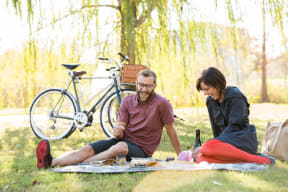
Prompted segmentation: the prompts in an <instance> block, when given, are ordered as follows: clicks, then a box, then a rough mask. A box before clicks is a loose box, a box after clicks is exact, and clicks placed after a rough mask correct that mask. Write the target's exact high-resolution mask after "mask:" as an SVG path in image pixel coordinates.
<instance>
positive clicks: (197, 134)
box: [194, 129, 201, 149]
mask: <svg viewBox="0 0 288 192" xmlns="http://www.w3.org/2000/svg"><path fill="white" fill-rule="evenodd" d="M199 146H201V140H200V129H196V135H195V144H194V149H195V148H197V147H199Z"/></svg>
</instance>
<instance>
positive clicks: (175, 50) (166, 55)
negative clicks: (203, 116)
mask: <svg viewBox="0 0 288 192" xmlns="http://www.w3.org/2000/svg"><path fill="white" fill-rule="evenodd" d="M263 1H264V0H263ZM7 2H8V3H9V2H10V3H11V2H12V4H13V6H14V8H15V10H16V13H17V14H18V15H20V16H22V17H24V18H27V21H28V24H29V26H30V31H31V35H30V39H29V41H28V43H27V48H28V50H30V51H28V52H30V53H31V54H30V55H29V54H28V55H27V56H28V57H27V58H29V59H27V62H26V63H27V65H31V66H29V67H28V66H27V67H26V69H27V71H26V73H34V76H37V75H35V73H37V71H38V73H39V70H41V69H40V67H37V66H39V65H44V64H45V67H44V68H45V69H47V70H48V74H53V72H54V71H55V70H56V69H57V67H55V63H56V64H58V63H60V61H63V59H67V60H66V61H67V62H69V61H70V62H75V61H78V60H79V58H80V55H81V53H80V51H79V50H80V48H81V47H87V46H91V47H98V49H97V51H98V52H96V53H95V54H99V53H102V54H104V55H108V56H111V55H112V54H115V50H119V49H121V51H122V52H124V53H125V54H128V56H129V57H130V59H131V60H130V62H131V63H142V64H148V65H149V66H150V67H151V68H152V69H153V70H155V71H156V72H157V73H158V74H159V77H160V78H159V81H160V82H161V83H160V84H161V86H160V87H159V88H160V91H162V92H164V93H165V94H166V95H168V97H170V99H172V100H173V99H174V98H173V96H174V95H176V96H179V97H180V98H182V101H180V99H179V97H178V98H175V101H176V102H179V105H181V102H183V103H182V104H185V102H187V103H186V104H191V103H192V104H194V102H195V101H196V102H197V101H198V100H199V99H198V95H197V93H195V92H194V91H193V90H194V84H195V80H196V77H197V76H198V73H199V71H201V70H202V69H203V68H205V67H207V66H211V65H215V66H217V67H219V68H221V69H222V70H224V71H226V72H227V73H228V74H229V75H233V76H235V82H236V83H239V82H241V80H240V79H241V75H239V74H240V73H241V74H245V71H244V68H245V65H246V63H245V59H242V61H240V62H237V61H238V60H239V58H242V56H240V55H241V54H242V55H243V57H246V56H245V52H246V50H245V49H246V47H247V46H246V45H245V43H246V41H245V40H246V39H247V38H246V33H245V30H243V29H242V28H241V27H239V25H238V24H239V22H241V20H242V16H241V14H238V13H239V7H238V4H241V2H242V1H241V2H240V1H231V0H227V1H221V2H219V1H217V0H215V1H214V4H215V7H216V9H217V8H218V7H224V8H225V11H226V14H227V15H228V17H227V18H228V21H229V25H228V24H226V26H223V25H219V24H215V23H212V22H209V20H207V21H201V20H199V13H197V11H198V10H197V9H194V8H193V1H188V0H162V1H156V0H111V1H98V0H94V1H92V0H82V1H74V0H67V1H50V3H48V4H49V6H47V1H43V0H42V1H41V0H7ZM43 3H44V4H45V3H46V4H45V6H43ZM53 3H54V4H53ZM255 3H256V4H257V2H256V1H255ZM58 4H65V5H66V7H67V8H65V9H64V8H61V9H59V8H58V9H57V5H58ZM261 5H262V4H261ZM265 5H269V6H270V9H269V12H268V13H270V15H271V16H272V18H275V23H276V24H278V23H280V24H281V22H282V20H283V18H282V17H279V13H282V12H283V9H284V8H285V7H287V4H286V3H285V1H284V0H283V1H279V0H277V1H276V0H275V1H272V0H270V1H267V2H266V4H265ZM26 6H27V10H28V11H27V12H26ZM62 7H63V6H62ZM104 7H105V8H106V9H105V10H106V11H107V10H108V9H107V8H109V9H110V10H111V13H110V12H109V14H110V17H109V18H108V19H107V18H106V19H107V21H105V22H108V21H109V25H110V27H111V28H113V31H110V34H109V35H107V39H106V40H105V41H103V38H101V36H100V35H101V34H102V33H103V31H101V30H99V27H100V26H101V24H100V23H101V22H102V21H103V20H104V18H103V15H102V14H101V10H102V9H104ZM24 10H25V11H24ZM284 10H285V9H284ZM242 11H244V12H245V10H242ZM281 11H282V12H281ZM240 13H241V10H240ZM197 14H198V16H197ZM265 14H266V13H265ZM51 15H52V16H51ZM67 23H71V25H73V26H74V30H73V31H71V33H75V32H76V33H77V38H75V39H73V41H72V42H70V47H69V46H67V45H68V44H69V43H67V42H65V40H64V41H63V42H62V43H60V44H61V49H60V52H61V55H62V56H61V57H59V56H57V55H58V54H57V52H56V46H55V45H56V44H57V43H58V44H59V42H57V40H53V39H52V40H50V42H47V45H48V46H46V47H45V48H46V49H48V50H45V55H44V56H43V53H42V52H43V50H42V49H41V48H39V47H41V46H40V44H41V43H42V41H41V39H40V40H39V36H43V35H41V33H42V32H43V31H48V29H50V31H51V28H52V30H53V29H60V30H61V29H63V30H64V29H65V26H66V24H67ZM277 26H278V25H277ZM279 26H280V27H279V28H280V29H282V28H283V23H282V28H281V25H279ZM39 34H40V35H39ZM52 35H53V34H52V33H49V36H52ZM248 46H249V45H248ZM231 48H232V49H231ZM69 49H70V50H71V51H70V52H68V51H67V50H69ZM233 50H234V52H233ZM40 53H41V54H40ZM228 54H230V55H233V56H234V58H235V59H233V60H235V65H234V64H233V63H232V64H231V63H229V62H231V60H227V56H229V55H228ZM55 55H56V57H55ZM51 56H52V57H53V58H55V59H56V60H53V58H52V59H51ZM41 58H48V62H47V59H42V61H40V60H41ZM227 62H228V63H227ZM32 64H33V65H32ZM42 68H43V67H42ZM28 69H29V70H28ZM47 70H46V71H45V72H46V73H47ZM49 70H50V71H49ZM231 70H232V73H231V74H230V71H231ZM51 72H52V73H51ZM41 73H43V72H40V74H41ZM248 73H249V71H248ZM54 74H55V73H54ZM32 77H33V75H32ZM171 77H172V78H171ZM45 78H46V77H45ZM54 78H55V76H54ZM26 79H27V80H26V85H27V86H28V85H29V86H32V87H34V88H33V90H36V91H35V92H37V91H38V90H39V89H40V88H39V79H38V81H37V80H35V79H37V77H35V78H32V79H31V77H30V75H27V77H26ZM33 79H34V80H33ZM50 79H51V80H50V81H49V82H50V83H51V84H52V83H54V82H52V80H53V78H52V77H51V78H50ZM45 80H46V81H47V79H44V80H43V81H41V82H45ZM30 91H31V89H30V90H29V89H27V92H28V93H29V92H30ZM33 92H34V91H33ZM266 92H267V91H266ZM30 94H31V93H30ZM32 95H34V93H33V94H32ZM29 97H30V96H29ZM30 100H31V99H30ZM25 103H26V104H25V106H26V105H27V104H28V103H29V99H28V100H27V102H25Z"/></svg>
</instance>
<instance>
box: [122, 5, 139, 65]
mask: <svg viewBox="0 0 288 192" xmlns="http://www.w3.org/2000/svg"><path fill="white" fill-rule="evenodd" d="M121 2H123V3H122V5H121V9H120V10H121V11H120V12H121V51H122V52H123V53H124V54H127V55H128V57H129V63H133V64H134V63H135V60H136V55H135V51H136V30H135V29H136V26H135V21H136V2H135V0H124V1H120V3H121Z"/></svg>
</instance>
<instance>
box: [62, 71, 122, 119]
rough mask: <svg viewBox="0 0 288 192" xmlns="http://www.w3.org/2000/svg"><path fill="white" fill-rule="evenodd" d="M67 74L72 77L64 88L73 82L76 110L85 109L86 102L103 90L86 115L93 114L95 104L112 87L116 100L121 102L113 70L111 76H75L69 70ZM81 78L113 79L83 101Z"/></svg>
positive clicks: (99, 101) (103, 97) (98, 102)
mask: <svg viewBox="0 0 288 192" xmlns="http://www.w3.org/2000/svg"><path fill="white" fill-rule="evenodd" d="M69 75H70V76H71V78H72V79H71V81H70V83H69V85H68V87H67V88H66V90H68V88H69V87H70V85H71V83H72V84H73V88H74V94H75V98H76V104H77V108H78V112H82V111H86V104H87V103H89V102H91V100H92V99H94V98H95V97H97V96H99V95H100V94H101V93H103V92H104V91H105V92H104V93H103V94H102V96H101V97H100V98H99V99H98V100H97V102H96V103H95V104H94V105H93V106H92V107H91V108H90V109H89V111H88V112H87V115H88V116H90V115H91V114H93V113H94V112H95V111H96V108H97V106H98V105H99V104H100V103H101V102H102V101H103V100H104V99H105V98H106V97H107V95H108V94H109V93H110V92H111V91H112V90H113V89H115V91H116V95H117V99H118V102H119V103H121V97H120V94H119V92H120V90H119V86H118V80H117V76H116V74H115V72H112V76H107V77H75V76H74V75H73V71H70V72H69ZM82 79H113V82H111V83H109V85H107V86H106V87H104V88H103V89H101V90H100V91H98V92H97V93H96V94H95V95H93V96H92V97H91V98H90V99H89V100H88V102H86V103H85V101H84V96H83V92H82V89H81V83H80V80H82ZM76 84H78V89H79V91H78V90H77V85H76ZM78 93H80V97H81V102H82V107H83V110H81V105H80V99H79V95H78Z"/></svg>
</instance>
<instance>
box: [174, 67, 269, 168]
mask: <svg viewBox="0 0 288 192" xmlns="http://www.w3.org/2000/svg"><path fill="white" fill-rule="evenodd" d="M196 87H197V90H198V91H203V92H204V95H208V97H207V101H206V106H207V108H208V112H209V118H210V122H211V126H212V131H213V135H214V139H211V140H209V141H207V142H206V143H204V144H203V145H202V146H201V147H198V148H196V149H194V150H193V152H192V153H190V154H191V155H190V157H191V158H193V159H196V162H197V163H199V162H202V161H207V162H208V163H258V164H264V163H266V164H274V163H275V160H274V159H273V158H271V157H269V156H266V155H264V154H261V155H256V154H257V146H258V142H257V137H256V129H255V126H254V125H250V124H249V118H248V115H249V103H248V102H247V99H246V97H245V96H244V95H243V93H242V92H241V91H240V90H239V89H238V88H237V87H230V86H228V87H226V80H225V77H224V75H223V74H222V73H221V72H220V71H219V70H218V69H216V68H214V67H210V68H208V69H206V70H204V71H203V72H202V74H201V76H200V78H199V79H198V80H197V84H196ZM186 155H187V153H186ZM188 155H189V154H188ZM181 156H182V157H181ZM184 156H185V155H184V154H180V155H179V159H181V158H182V159H183V157H184ZM188 158H189V157H188Z"/></svg>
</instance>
